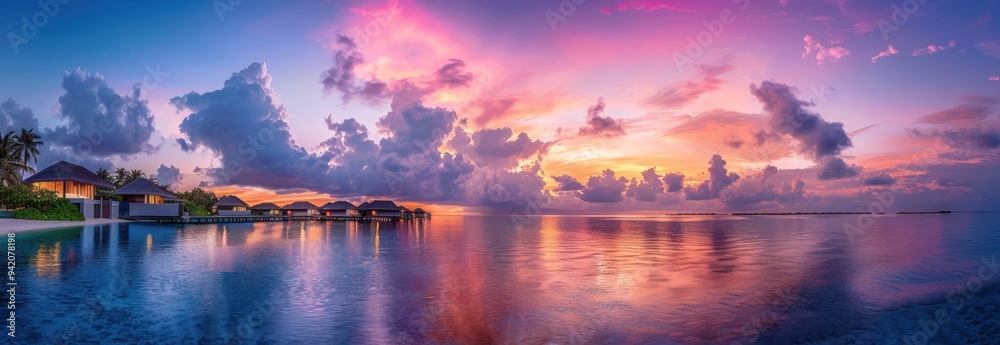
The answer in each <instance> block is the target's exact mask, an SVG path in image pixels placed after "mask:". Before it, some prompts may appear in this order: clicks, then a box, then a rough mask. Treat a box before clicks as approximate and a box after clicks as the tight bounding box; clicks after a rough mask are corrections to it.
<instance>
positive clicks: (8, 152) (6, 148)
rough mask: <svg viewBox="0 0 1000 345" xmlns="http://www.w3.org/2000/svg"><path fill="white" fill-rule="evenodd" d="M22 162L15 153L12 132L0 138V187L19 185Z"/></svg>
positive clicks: (15, 143)
mask: <svg viewBox="0 0 1000 345" xmlns="http://www.w3.org/2000/svg"><path fill="white" fill-rule="evenodd" d="M24 165H25V164H24V162H23V161H22V159H21V157H20V155H19V154H18V151H17V140H16V139H15V136H14V132H13V131H11V132H7V134H4V135H3V136H0V185H4V186H12V185H15V184H20V183H21V173H22V172H23V171H24V170H25V166H24Z"/></svg>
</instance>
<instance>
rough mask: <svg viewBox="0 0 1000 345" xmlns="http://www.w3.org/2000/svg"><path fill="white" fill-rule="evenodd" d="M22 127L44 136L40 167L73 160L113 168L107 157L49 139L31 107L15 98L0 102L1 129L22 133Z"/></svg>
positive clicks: (87, 165) (91, 168) (81, 163)
mask: <svg viewBox="0 0 1000 345" xmlns="http://www.w3.org/2000/svg"><path fill="white" fill-rule="evenodd" d="M22 128H23V129H34V130H35V133H38V134H39V135H42V136H43V137H42V141H43V142H44V143H45V144H44V145H42V146H41V147H39V151H40V153H41V154H39V155H38V163H37V164H35V166H36V168H38V169H44V168H46V167H48V166H50V165H52V164H55V163H56V162H59V161H67V162H73V163H75V164H79V165H82V166H84V167H87V168H88V169H90V170H97V169H98V168H105V169H111V166H112V164H111V161H110V160H109V159H107V158H98V157H94V156H86V155H79V154H77V153H76V152H74V150H73V148H71V147H67V146H64V145H60V144H59V142H58V141H56V140H49V138H48V137H47V136H46V134H45V133H44V132H45V130H43V129H41V128H39V126H38V118H36V117H35V112H34V111H33V110H31V108H28V107H21V106H20V105H19V104H18V103H17V102H16V101H14V100H13V99H8V100H7V101H5V102H3V104H0V130H2V131H3V133H6V132H9V131H14V132H17V133H20V129H22ZM0 134H2V133H0Z"/></svg>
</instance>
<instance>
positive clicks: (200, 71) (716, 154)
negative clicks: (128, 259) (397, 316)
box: [0, 0, 1000, 215]
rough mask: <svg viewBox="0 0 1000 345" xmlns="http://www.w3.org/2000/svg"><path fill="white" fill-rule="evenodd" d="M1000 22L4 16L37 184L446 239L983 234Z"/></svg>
mask: <svg viewBox="0 0 1000 345" xmlns="http://www.w3.org/2000/svg"><path fill="white" fill-rule="evenodd" d="M998 15H1000V1H998V0H979V1H961V2H956V1H933V0H929V1H928V0H906V1H888V0H886V1H883V0H871V1H861V0H824V1H804V0H726V1H712V2H707V1H694V0H560V1H557V0H551V1H550V0H543V1H526V0H515V1H458V0H437V1H419V0H389V1H385V0H379V1H289V2H273V1H253V0H243V1H240V0H216V1H207V0H206V1H172V2H112V1H92V2H76V1H70V0H43V1H40V2H32V1H23V2H16V3H13V2H5V3H4V4H3V5H0V32H2V33H3V34H4V37H5V42H3V44H0V101H3V103H2V106H0V130H3V131H8V130H17V129H19V128H33V129H35V130H36V131H37V132H39V133H41V134H42V137H43V141H44V142H45V143H46V145H45V146H44V149H43V152H42V155H41V156H40V157H39V162H38V166H39V167H45V166H48V165H50V164H52V163H54V162H57V161H60V160H67V161H70V162H74V163H78V164H81V165H84V166H87V167H88V168H91V169H97V168H100V167H104V168H110V167H126V168H128V169H142V170H143V171H146V172H147V173H148V174H150V175H151V177H154V178H156V179H157V181H159V182H160V183H164V184H170V185H171V187H172V188H173V189H174V190H180V191H184V190H189V189H192V188H195V187H202V188H205V189H207V190H211V191H214V192H216V193H218V194H222V195H225V194H234V195H237V196H239V197H241V198H243V199H244V200H246V201H247V202H249V203H251V204H254V203H259V202H275V203H278V204H287V203H290V202H292V201H297V200H306V201H312V202H313V203H315V204H317V205H321V204H323V203H326V202H328V201H333V200H340V199H343V200H349V201H352V202H355V203H358V202H361V201H365V200H369V199H374V198H390V199H393V200H397V201H399V202H401V203H403V204H405V205H413V206H423V207H426V208H428V209H430V210H431V211H432V212H438V213H513V214H526V215H531V214H545V213H588V214H621V213H662V212H665V211H669V212H695V211H697V212H726V211H795V212H802V211H817V212H820V211H882V210H883V209H887V210H889V211H890V212H891V211H937V210H944V209H948V210H995V209H996V205H1000V203H998V201H1000V184H997V183H995V182H994V180H993V178H995V177H997V175H996V173H995V172H996V171H998V170H997V169H998V168H1000V154H998V152H1000V151H998V150H997V149H998V147H1000V120H998V116H1000V103H998V102H1000V22H998V20H1000V19H996V18H995V17H997V16H998Z"/></svg>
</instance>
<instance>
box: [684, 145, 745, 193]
mask: <svg viewBox="0 0 1000 345" xmlns="http://www.w3.org/2000/svg"><path fill="white" fill-rule="evenodd" d="M708 165H709V167H708V174H709V177H708V180H705V181H703V182H702V183H701V184H700V185H698V186H696V187H687V188H684V197H685V198H686V199H688V200H709V199H715V198H718V197H719V192H721V191H722V190H723V189H725V188H726V186H729V185H731V184H733V183H734V182H736V181H738V180H739V179H740V175H737V174H736V173H730V172H729V171H728V170H726V161H725V160H724V159H722V156H720V155H713V156H712V159H711V160H709V161H708Z"/></svg>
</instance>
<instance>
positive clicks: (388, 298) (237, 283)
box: [15, 212, 1000, 344]
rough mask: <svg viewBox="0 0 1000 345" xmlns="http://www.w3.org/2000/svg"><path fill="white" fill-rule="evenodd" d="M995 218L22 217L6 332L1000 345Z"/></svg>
mask: <svg viewBox="0 0 1000 345" xmlns="http://www.w3.org/2000/svg"><path fill="white" fill-rule="evenodd" d="M998 225H1000V213H960V212H957V213H952V214H927V215H879V216H872V215H829V216H821V215H809V216H745V217H736V216H690V217H682V216H673V217H672V216H662V217H639V216H636V217H630V216H541V217H532V218H524V217H509V216H435V217H434V219H432V220H418V221H412V222H404V223H344V222H301V221H290V222H270V223H241V224H203V225H166V224H163V225H161V224H143V223H126V224H114V225H104V226H87V227H77V228H69V229H63V230H55V231H47V232H41V233H25V234H18V235H17V236H16V242H17V248H16V264H17V266H16V269H15V272H16V276H17V282H18V285H17V302H18V304H17V338H16V339H17V341H18V342H24V343H70V344H81V343H83V344H86V343H93V344H113V343H122V344H133V343H148V344H173V343H178V344H195V343H205V344H218V343H230V344H237V343H253V344H258V343H264V344H272V343H273V344H292V343H307V344H424V343H439V344H754V343H756V344H789V343H803V344H843V343H852V342H853V343H859V344H868V343H879V344H928V343H931V344H997V343H1000V340H998V339H1000V317H998V316H997V306H998V303H997V302H998V300H1000V298H998V295H1000V294H998V293H997V292H996V289H995V287H996V286H998V284H997V283H998V282H1000V272H997V270H998V269H1000V266H998V265H997V263H1000V261H996V260H997V257H996V256H997V255H998V254H1000V231H998ZM845 228H846V229H847V230H845Z"/></svg>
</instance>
